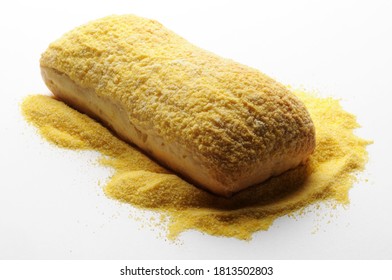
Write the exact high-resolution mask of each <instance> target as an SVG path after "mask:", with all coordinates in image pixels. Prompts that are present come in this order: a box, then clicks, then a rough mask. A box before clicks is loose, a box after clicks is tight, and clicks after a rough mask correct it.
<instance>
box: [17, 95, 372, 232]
mask: <svg viewBox="0 0 392 280" xmlns="http://www.w3.org/2000/svg"><path fill="white" fill-rule="evenodd" d="M295 94H296V95H297V96H298V97H299V98H300V99H301V100H302V101H303V102H304V104H305V105H306V107H307V108H308V111H309V113H310V115H311V117H312V119H313V122H314V125H315V127H316V130H317V135H316V142H317V144H316V150H315V152H314V153H313V154H312V155H311V157H310V159H309V162H308V165H307V166H304V165H301V166H299V167H298V168H296V169H292V170H289V171H287V172H285V173H283V174H282V175H280V176H278V177H273V178H271V179H270V180H268V181H266V182H264V183H262V184H259V185H257V186H254V187H251V188H249V189H246V190H244V191H242V192H240V193H238V194H236V195H234V196H233V197H232V198H230V199H227V198H222V197H217V196H215V195H212V194H210V193H208V192H206V191H203V190H201V189H199V188H196V187H194V186H193V185H191V184H189V183H187V182H186V181H184V180H183V179H181V178H180V177H178V176H177V175H175V174H173V173H172V172H170V171H168V170H166V169H165V168H163V167H161V166H160V165H158V164H157V163H156V162H154V161H153V160H151V159H149V158H148V157H147V156H145V155H144V154H143V153H141V152H139V151H138V150H137V149H136V148H134V147H133V146H130V145H128V144H126V143H124V142H122V141H121V140H119V139H118V138H116V137H115V136H113V134H112V133H111V132H110V131H109V130H107V129H106V128H105V127H103V126H102V125H101V124H99V123H97V122H96V121H94V120H93V119H91V118H89V117H87V116H86V115H84V114H81V113H79V112H77V111H75V110H74V109H72V108H70V107H68V106H67V105H65V104H64V103H63V102H61V101H59V100H56V99H54V98H52V97H49V96H43V95H33V96H29V97H27V98H26V99H25V100H24V102H23V103H22V112H23V114H24V116H25V118H26V119H27V120H28V122H30V123H31V124H33V125H34V126H36V127H37V128H38V130H39V132H40V134H41V135H42V136H43V137H44V138H45V139H46V140H48V141H50V142H51V143H53V144H55V145H57V146H60V147H63V148H69V149H77V150H97V151H99V152H100V153H101V154H102V157H101V159H100V163H101V164H102V165H104V166H108V167H111V168H113V170H114V174H113V176H111V178H110V180H109V181H108V183H107V184H106V186H105V187H104V191H105V193H106V195H107V196H108V197H110V198H114V199H117V200H120V201H122V202H125V203H129V204H131V205H133V206H135V207H138V208H142V209H150V210H153V211H157V212H160V213H162V214H163V215H166V216H167V217H168V218H169V219H168V220H169V234H168V236H169V238H176V237H177V236H178V235H179V234H180V233H181V232H183V231H185V230H188V229H195V230H198V231H201V232H204V233H208V234H211V235H217V236H225V237H235V238H239V239H250V238H251V237H252V234H253V233H254V232H256V231H259V230H267V229H268V228H269V227H270V225H271V224H272V223H273V221H274V220H275V219H277V218H278V217H281V216H284V215H288V214H292V213H295V212H297V211H298V210H301V209H304V208H305V207H307V206H309V205H311V204H314V203H316V202H318V201H326V200H328V201H334V202H335V203H338V204H347V203H348V202H349V199H348V191H349V189H350V188H351V186H352V185H353V183H354V182H355V180H356V176H355V174H356V172H357V171H360V170H362V169H363V168H364V166H365V163H366V162H367V152H366V146H367V145H368V144H370V143H371V142H370V141H366V140H363V139H361V138H360V137H358V136H356V135H355V134H354V129H356V128H358V127H359V125H358V123H357V122H356V118H355V116H354V115H352V114H350V113H347V112H346V111H344V110H343V109H342V107H341V106H340V104H339V102H338V101H337V100H334V99H332V98H319V97H316V96H314V95H312V94H309V93H306V92H303V91H295Z"/></svg>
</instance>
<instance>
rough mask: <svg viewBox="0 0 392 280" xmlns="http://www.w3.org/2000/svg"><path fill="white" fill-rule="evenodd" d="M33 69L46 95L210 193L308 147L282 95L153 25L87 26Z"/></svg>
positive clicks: (305, 132) (270, 171)
mask: <svg viewBox="0 0 392 280" xmlns="http://www.w3.org/2000/svg"><path fill="white" fill-rule="evenodd" d="M40 64H41V71H42V76H43V78H44V81H45V83H46V84H47V86H48V87H49V89H50V90H51V91H52V92H53V94H55V95H56V96H58V97H59V98H60V99H62V100H63V101H65V102H66V103H68V104H70V105H71V106H73V107H75V108H76V109H78V110H80V111H81V112H84V113H87V114H89V115H91V116H93V117H95V118H97V119H99V120H101V121H102V122H103V123H105V124H106V125H108V126H109V127H110V128H111V129H112V130H113V131H115V132H116V133H117V134H118V135H119V136H120V137H121V138H123V139H124V140H126V141H128V142H129V143H133V144H135V145H136V146H138V147H139V148H140V149H141V150H143V151H144V152H145V153H147V154H148V155H150V156H151V157H153V158H155V159H156V160H158V161H159V162H161V163H162V164H164V165H165V166H167V167H169V168H171V169H172V170H174V171H176V172H177V173H178V174H180V175H181V176H182V177H184V178H185V179H187V180H189V181H191V182H193V183H194V184H196V185H197V186H200V187H203V188H205V189H207V190H209V191H211V192H213V193H216V194H218V195H222V196H230V195H232V194H233V193H235V192H238V191H240V190H242V189H245V188H247V187H249V186H252V185H254V184H256V183H259V182H262V181H264V180H266V179H268V178H269V177H271V176H275V175H279V174H281V173H283V172H284V171H286V170H288V169H290V168H294V167H296V166H298V165H299V164H301V163H303V162H305V161H306V159H307V158H308V156H309V155H310V154H311V152H312V151H313V149H314V147H315V131H314V126H313V123H312V120H311V118H310V116H309V114H308V112H307V110H306V108H305V107H304V105H303V104H302V103H301V102H300V101H299V100H298V99H297V98H296V97H295V96H294V95H293V94H292V93H291V92H290V91H289V90H288V89H286V88H285V87H284V86H282V85H281V84H279V83H278V82H276V81H274V80H273V79H271V78H269V77H268V76H266V75H264V74H263V73H261V72H259V71H258V70H256V69H253V68H250V67H247V66H244V65H241V64H239V63H236V62H234V61H232V60H230V59H225V58H222V57H219V56H217V55H215V54H212V53H210V52H208V51H205V50H203V49H200V48H198V47H196V46H194V45H192V44H191V43H189V42H188V41H186V40H185V39H183V38H182V37H180V36H178V35H176V34H175V33H173V32H172V31H170V30H168V29H166V28H165V27H163V26H162V25H161V24H159V23H158V22H156V21H154V20H149V19H144V18H140V17H137V16H133V15H123V16H109V17H106V18H103V19H99V20H96V21H92V22H90V23H88V24H86V25H83V26H81V27H78V28H76V29H74V30H72V31H70V32H69V33H66V34H65V35H64V36H63V37H61V38H60V39H59V40H57V41H55V42H53V43H52V44H51V45H50V46H49V48H48V49H47V50H46V51H45V52H44V53H43V54H42V57H41V61H40Z"/></svg>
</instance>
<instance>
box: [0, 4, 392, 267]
mask: <svg viewBox="0 0 392 280" xmlns="http://www.w3.org/2000/svg"><path fill="white" fill-rule="evenodd" d="M391 3H392V2H391V1H246V0H241V1H212V0H210V1H201V0H198V1H168V0H166V1H141V0H139V1H132V0H122V1H120V0H110V1H99V0H96V1H82V0H79V1H73V0H67V1H42V0H35V1H17V0H13V1H2V2H1V4H0V31H1V33H0V79H1V80H0V81H1V83H0V86H1V87H0V94H1V95H0V97H1V103H0V106H1V109H0V131H1V137H0V143H1V145H0V172H1V173H0V174H1V176H0V259H215V258H218V259H391V258H392V238H391V236H392V218H391V214H392V202H391V199H392V188H391V180H390V176H391V174H392V167H391V163H390V159H391V158H392V155H391V143H392V139H391V134H392V133H391V128H390V127H391V125H390V122H391V120H392V118H391V115H390V111H391V109H390V102H391V100H392V97H391V95H392V90H391V88H392V85H391V84H392V83H391V80H392V39H391V37H392V4H391ZM124 13H133V14H137V15H140V16H144V17H149V18H154V19H157V20H159V21H160V22H161V23H163V24H164V25H166V26H167V27H168V28H170V29H172V30H174V31H175V32H177V33H178V34H180V35H182V36H183V37H185V38H187V39H188V40H190V41H191V42H193V43H195V44H196V45H198V46H200V47H203V48H205V49H208V50H210V51H213V52H215V53H217V54H220V55H222V56H225V57H230V58H233V59H235V60H237V61H239V62H242V63H244V64H247V65H250V66H253V67H256V68H258V69H260V70H261V71H263V72H265V73H267V74H268V75H270V76H272V77H274V78H276V79H278V80H279V81H281V82H283V83H285V84H291V85H294V86H305V87H306V88H308V89H318V90H319V91H320V92H321V93H322V94H324V95H332V96H335V97H337V98H341V99H342V103H343V105H344V107H345V109H346V110H348V111H350V112H352V113H354V114H355V115H357V116H358V121H359V123H360V124H362V125H363V128H361V129H360V130H358V131H357V133H358V135H361V136H363V137H365V138H369V139H373V140H374V145H372V146H370V147H369V149H368V151H369V153H370V161H369V164H368V165H367V168H366V171H365V172H364V173H363V174H362V175H361V176H360V177H361V178H368V179H369V181H368V182H364V181H361V182H359V183H357V184H355V186H354V188H353V189H352V190H351V191H350V198H351V204H350V206H349V207H347V208H346V209H342V208H338V209H337V210H331V209H328V208H326V209H321V210H318V211H311V212H310V213H308V214H306V215H305V216H303V217H300V218H298V219H297V220H295V219H292V218H288V217H283V218H281V219H278V220H277V221H276V222H275V223H274V225H273V226H272V227H271V229H270V230H269V231H267V232H258V233H256V234H255V235H254V238H253V240H252V241H250V242H244V241H239V240H236V239H230V238H219V237H212V236H208V235H204V234H201V233H198V232H194V231H189V232H186V233H184V234H182V235H181V237H180V240H179V242H177V243H172V242H170V241H167V240H165V238H163V237H159V235H160V233H162V231H161V230H159V229H155V230H154V228H151V227H148V226H144V227H143V220H141V221H137V220H135V219H134V218H130V217H129V215H130V214H132V215H136V216H139V217H142V218H143V217H149V216H151V214H149V213H144V214H143V213H141V211H138V210H132V207H131V206H129V205H125V204H120V203H118V202H116V201H113V200H110V199H108V198H106V197H105V196H104V195H103V193H102V186H98V181H99V180H100V181H102V182H105V180H106V179H107V178H108V176H109V175H110V174H111V170H109V169H106V168H103V167H100V166H98V165H96V164H94V160H95V159H96V158H97V154H95V153H94V152H82V153H80V152H75V151H68V150H62V149H59V148H57V147H54V146H52V145H50V144H48V143H47V142H46V141H44V140H43V139H42V138H41V137H40V136H39V135H37V133H36V131H35V129H34V128H33V127H31V126H28V125H27V124H26V123H25V122H24V120H23V119H22V117H21V115H20V110H19V107H18V103H20V102H21V100H22V99H23V97H24V96H26V95H28V94H33V93H48V90H47V89H46V87H45V85H44V83H43V82H42V80H41V77H40V72H39V58H40V54H41V53H42V52H43V51H44V50H45V49H46V47H47V45H48V44H49V43H50V42H51V41H53V40H54V39H56V38H58V37H60V36H61V35H62V34H63V33H64V32H66V31H68V30H70V29H72V28H74V27H76V26H78V25H80V24H83V23H85V22H87V21H89V20H92V19H95V18H99V17H102V16H106V15H110V14H124ZM318 214H319V215H318ZM330 214H332V217H330Z"/></svg>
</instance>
